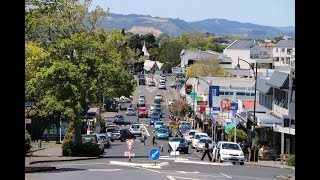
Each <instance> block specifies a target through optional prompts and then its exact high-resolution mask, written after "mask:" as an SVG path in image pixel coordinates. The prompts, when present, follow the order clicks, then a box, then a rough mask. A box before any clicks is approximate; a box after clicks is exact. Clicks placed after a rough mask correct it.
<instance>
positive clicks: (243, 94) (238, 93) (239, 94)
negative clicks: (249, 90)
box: [236, 92, 246, 96]
mask: <svg viewBox="0 0 320 180" xmlns="http://www.w3.org/2000/svg"><path fill="white" fill-rule="evenodd" d="M236 95H238V96H245V95H246V93H244V92H237V93H236Z"/></svg>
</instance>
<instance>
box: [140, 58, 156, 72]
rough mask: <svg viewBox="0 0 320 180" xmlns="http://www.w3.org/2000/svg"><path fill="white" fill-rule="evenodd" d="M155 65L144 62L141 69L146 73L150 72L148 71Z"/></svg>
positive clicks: (147, 61) (148, 61)
mask: <svg viewBox="0 0 320 180" xmlns="http://www.w3.org/2000/svg"><path fill="white" fill-rule="evenodd" d="M155 63H156V62H155V61H150V60H145V61H144V64H143V65H144V66H143V68H144V69H145V70H146V71H150V69H151V68H152V67H153V66H154V64H155Z"/></svg>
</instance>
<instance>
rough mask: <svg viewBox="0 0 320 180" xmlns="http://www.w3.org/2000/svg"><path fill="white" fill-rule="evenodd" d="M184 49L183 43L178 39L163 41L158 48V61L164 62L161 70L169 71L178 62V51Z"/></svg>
mask: <svg viewBox="0 0 320 180" xmlns="http://www.w3.org/2000/svg"><path fill="white" fill-rule="evenodd" d="M183 49H184V45H183V43H182V42H181V41H180V40H178V39H172V40H168V41H165V42H164V43H163V44H161V46H160V49H159V56H158V59H157V60H158V61H159V62H161V63H164V64H163V66H162V70H164V71H166V72H171V68H172V67H174V66H177V65H179V64H180V62H181V59H180V53H181V51H182V50H183Z"/></svg>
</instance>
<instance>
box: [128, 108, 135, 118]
mask: <svg viewBox="0 0 320 180" xmlns="http://www.w3.org/2000/svg"><path fill="white" fill-rule="evenodd" d="M126 115H127V116H135V115H136V112H135V111H134V109H133V108H127V112H126Z"/></svg>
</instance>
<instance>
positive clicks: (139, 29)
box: [102, 13, 295, 39]
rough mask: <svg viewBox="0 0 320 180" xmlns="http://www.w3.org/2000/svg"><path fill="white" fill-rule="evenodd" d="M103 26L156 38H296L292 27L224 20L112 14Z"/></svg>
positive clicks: (103, 21) (104, 20) (104, 21)
mask: <svg viewBox="0 0 320 180" xmlns="http://www.w3.org/2000/svg"><path fill="white" fill-rule="evenodd" d="M102 26H103V27H105V28H106V29H119V30H121V29H122V28H124V29H125V30H126V31H129V32H132V33H136V34H146V33H152V34H154V35H155V36H159V35H160V34H161V33H167V34H168V35H170V36H180V35H181V34H182V33H185V32H189V31H193V32H202V33H206V32H209V33H212V34H215V35H232V36H238V37H242V38H258V39H264V38H267V37H275V36H284V35H286V36H291V37H294V36H295V28H294V27H292V26H290V27H272V26H262V25H257V24H252V23H240V22H237V21H229V20H226V19H205V20H202V21H194V22H186V21H184V20H181V19H172V18H160V17H152V16H145V15H137V14H130V15H121V14H113V13H111V14H109V16H108V17H107V18H105V19H103V20H102Z"/></svg>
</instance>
